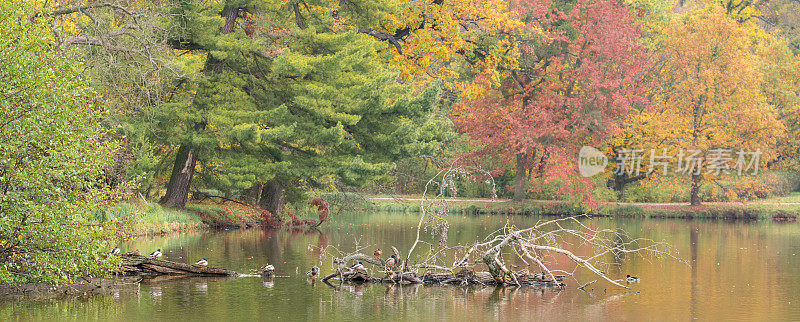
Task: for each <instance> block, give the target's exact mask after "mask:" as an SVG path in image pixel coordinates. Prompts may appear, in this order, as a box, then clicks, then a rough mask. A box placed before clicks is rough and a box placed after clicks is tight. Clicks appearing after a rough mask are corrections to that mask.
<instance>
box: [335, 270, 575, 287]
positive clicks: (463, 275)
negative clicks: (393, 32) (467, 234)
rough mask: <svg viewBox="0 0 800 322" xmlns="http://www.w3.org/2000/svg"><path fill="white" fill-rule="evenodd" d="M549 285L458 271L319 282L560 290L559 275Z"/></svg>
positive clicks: (358, 275) (343, 275)
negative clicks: (489, 286) (558, 287)
mask: <svg viewBox="0 0 800 322" xmlns="http://www.w3.org/2000/svg"><path fill="white" fill-rule="evenodd" d="M555 277H556V280H555V281H553V280H552V279H551V278H550V277H549V276H547V275H546V274H545V275H542V274H532V275H530V274H525V273H523V274H517V275H516V276H514V277H510V276H509V277H505V278H494V277H493V276H492V274H491V273H489V272H474V271H472V270H469V269H462V270H460V271H458V272H455V273H450V272H447V273H431V272H429V273H426V274H423V275H422V276H417V274H415V273H413V272H402V271H389V272H387V273H386V274H385V276H382V277H374V276H372V275H369V273H366V272H363V271H354V270H349V271H338V270H337V271H336V272H334V273H332V274H330V275H328V276H325V277H324V278H323V279H322V280H323V281H328V280H330V279H339V280H341V281H345V282H362V283H363V282H371V283H408V284H440V285H460V286H466V285H509V286H513V285H516V286H519V285H529V286H540V287H545V286H564V284H563V283H561V281H562V280H563V279H564V276H563V275H555Z"/></svg>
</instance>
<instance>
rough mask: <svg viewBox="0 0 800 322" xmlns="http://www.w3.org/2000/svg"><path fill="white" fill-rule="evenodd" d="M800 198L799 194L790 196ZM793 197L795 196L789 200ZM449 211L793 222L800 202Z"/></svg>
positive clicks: (396, 204)
mask: <svg viewBox="0 0 800 322" xmlns="http://www.w3.org/2000/svg"><path fill="white" fill-rule="evenodd" d="M790 197H793V198H800V194H798V195H793V196H790ZM787 200H792V199H787ZM372 203H373V206H372V207H371V210H374V211H389V212H419V210H420V202H419V201H407V200H372ZM449 212H450V213H454V214H471V215H477V214H510V215H540V216H573V215H582V214H590V215H594V216H608V217H639V218H708V219H749V220H754V219H775V220H791V221H794V220H795V219H796V218H797V217H798V216H800V205H759V204H744V205H743V204H729V205H701V206H685V205H666V206H663V205H662V206H656V205H646V204H644V205H631V204H621V205H617V204H602V205H599V206H598V207H596V208H593V209H592V208H588V207H587V206H585V205H582V204H576V203H571V202H567V201H536V200H528V201H524V202H513V201H503V202H487V201H458V202H451V203H449Z"/></svg>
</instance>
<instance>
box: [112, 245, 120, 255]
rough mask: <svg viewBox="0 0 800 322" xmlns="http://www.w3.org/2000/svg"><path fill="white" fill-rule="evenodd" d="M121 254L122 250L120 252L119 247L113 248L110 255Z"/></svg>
mask: <svg viewBox="0 0 800 322" xmlns="http://www.w3.org/2000/svg"><path fill="white" fill-rule="evenodd" d="M121 252H122V250H120V249H119V247H116V246H114V249H112V250H111V255H119V253H121Z"/></svg>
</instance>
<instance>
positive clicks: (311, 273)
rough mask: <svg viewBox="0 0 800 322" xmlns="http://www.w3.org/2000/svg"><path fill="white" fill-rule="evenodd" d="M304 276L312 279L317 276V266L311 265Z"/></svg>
mask: <svg viewBox="0 0 800 322" xmlns="http://www.w3.org/2000/svg"><path fill="white" fill-rule="evenodd" d="M306 276H308V278H312V279H313V278H316V277H317V267H316V266H314V267H312V268H311V270H310V271H308V272H306Z"/></svg>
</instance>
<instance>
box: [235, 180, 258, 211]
mask: <svg viewBox="0 0 800 322" xmlns="http://www.w3.org/2000/svg"><path fill="white" fill-rule="evenodd" d="M262 190H264V185H263V184H261V183H256V184H253V186H252V187H250V189H247V190H245V191H244V192H243V193H242V196H241V197H239V199H241V200H242V201H243V202H246V203H248V204H250V205H253V206H256V207H258V206H259V205H260V204H261V191H262Z"/></svg>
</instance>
